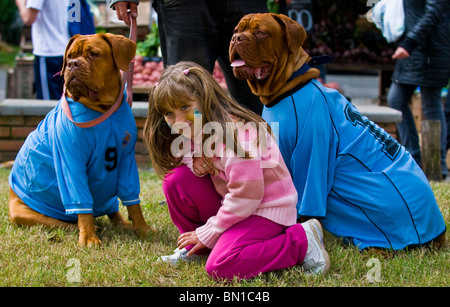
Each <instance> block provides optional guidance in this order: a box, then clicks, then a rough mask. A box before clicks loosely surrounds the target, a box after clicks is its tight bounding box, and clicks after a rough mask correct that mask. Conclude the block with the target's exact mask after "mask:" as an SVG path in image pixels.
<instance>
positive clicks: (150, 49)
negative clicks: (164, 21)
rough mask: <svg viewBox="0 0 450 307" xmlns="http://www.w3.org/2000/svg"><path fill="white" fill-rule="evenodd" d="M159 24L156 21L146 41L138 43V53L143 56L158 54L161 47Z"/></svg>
mask: <svg viewBox="0 0 450 307" xmlns="http://www.w3.org/2000/svg"><path fill="white" fill-rule="evenodd" d="M159 45H160V43H159V34H158V25H157V24H156V23H154V24H153V25H152V29H151V31H150V33H149V34H147V36H146V38H145V40H144V41H141V42H138V43H137V49H136V54H137V55H141V56H149V57H152V56H156V55H157V53H158V48H159Z"/></svg>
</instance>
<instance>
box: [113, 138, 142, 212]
mask: <svg viewBox="0 0 450 307" xmlns="http://www.w3.org/2000/svg"><path fill="white" fill-rule="evenodd" d="M133 148H134V145H133ZM121 159H122V161H120V164H119V179H118V180H119V182H118V196H119V198H120V200H121V201H122V204H123V205H124V206H130V205H136V204H139V203H140V202H141V200H140V198H139V194H140V192H141V191H140V181H139V172H138V169H137V165H136V159H135V155H134V150H129V151H128V152H125V153H123V156H122V158H121Z"/></svg>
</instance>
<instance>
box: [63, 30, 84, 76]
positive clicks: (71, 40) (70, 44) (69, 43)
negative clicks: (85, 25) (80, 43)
mask: <svg viewBox="0 0 450 307" xmlns="http://www.w3.org/2000/svg"><path fill="white" fill-rule="evenodd" d="M79 36H81V35H80V34H75V35H74V36H72V37H71V38H70V40H69V42H68V43H67V46H66V51H64V57H63V66H62V68H61V76H63V75H64V70H65V69H66V65H67V63H66V56H67V51H69V48H70V46H72V43H73V42H74V41H75V40H76V39H77V38H78V37H79Z"/></svg>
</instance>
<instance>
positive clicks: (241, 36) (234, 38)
mask: <svg viewBox="0 0 450 307" xmlns="http://www.w3.org/2000/svg"><path fill="white" fill-rule="evenodd" d="M244 40H246V37H245V35H244V34H242V33H235V34H233V36H232V37H231V42H232V43H233V44H238V43H240V42H242V41H244Z"/></svg>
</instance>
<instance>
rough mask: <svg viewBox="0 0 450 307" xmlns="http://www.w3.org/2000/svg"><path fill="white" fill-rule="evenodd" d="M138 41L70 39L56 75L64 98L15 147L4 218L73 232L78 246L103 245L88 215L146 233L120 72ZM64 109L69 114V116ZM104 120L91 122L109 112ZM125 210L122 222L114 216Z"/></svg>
mask: <svg viewBox="0 0 450 307" xmlns="http://www.w3.org/2000/svg"><path fill="white" fill-rule="evenodd" d="M135 51H136V44H135V43H134V42H133V41H131V40H129V39H128V38H125V37H123V36H119V35H113V34H94V35H84V36H83V35H75V36H74V37H72V38H71V40H70V41H69V43H68V45H67V48H66V52H65V57H64V64H63V68H62V71H61V73H62V74H63V75H64V84H65V89H66V90H65V93H64V96H63V98H62V99H61V100H60V101H59V102H58V104H57V105H56V107H55V108H54V109H53V110H51V111H50V112H49V113H48V114H47V115H46V117H45V118H44V120H42V122H41V123H39V125H38V127H37V128H36V130H35V131H33V132H32V133H30V135H29V136H28V137H27V139H26V141H25V143H24V145H23V146H22V148H21V149H20V151H19V153H18V155H17V157H16V159H15V161H14V165H13V168H12V170H11V174H10V176H9V184H10V187H11V189H10V199H9V215H10V219H11V220H12V221H13V222H14V223H16V224H19V225H25V226H33V225H44V226H47V227H78V229H79V244H80V245H88V246H89V245H101V240H100V239H99V238H98V236H97V235H96V233H95V226H94V218H95V217H98V216H103V215H107V216H108V217H109V218H110V220H111V221H112V222H113V223H114V224H117V225H120V226H123V227H126V228H131V229H133V230H135V231H137V232H138V233H139V234H141V235H146V234H147V233H148V232H149V229H150V228H149V227H148V225H147V224H146V222H145V220H144V217H143V214H142V211H141V208H140V199H139V193H140V185H139V177H138V170H137V166H136V161H135V155H134V153H135V152H134V146H135V143H136V139H137V128H136V123H135V120H134V116H133V114H132V112H131V107H130V105H129V104H128V103H126V102H123V101H124V99H122V97H123V96H124V95H122V93H123V86H122V83H123V82H125V81H123V80H122V78H121V72H120V70H122V71H127V70H128V65H129V63H130V61H131V60H132V58H133V57H134V54H135ZM64 105H65V106H66V107H67V110H68V112H69V114H70V116H69V117H68V115H67V113H66V112H67V111H66V112H65V111H64V110H63V109H64ZM113 106H116V107H117V109H115V111H114V112H113V113H112V114H111V115H110V116H109V117H108V118H106V119H105V120H104V121H103V122H101V123H98V124H96V125H93V126H90V127H80V126H79V125H77V124H76V123H77V122H81V123H84V122H89V121H95V120H97V119H98V118H99V117H100V116H102V115H103V114H105V113H108V111H109V110H110V109H111V108H112V107H113ZM119 199H120V201H121V202H122V204H123V205H125V206H126V207H127V209H128V215H129V219H130V220H131V221H132V224H130V223H128V222H127V221H126V220H125V219H124V218H123V217H122V215H121V214H120V212H119Z"/></svg>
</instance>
